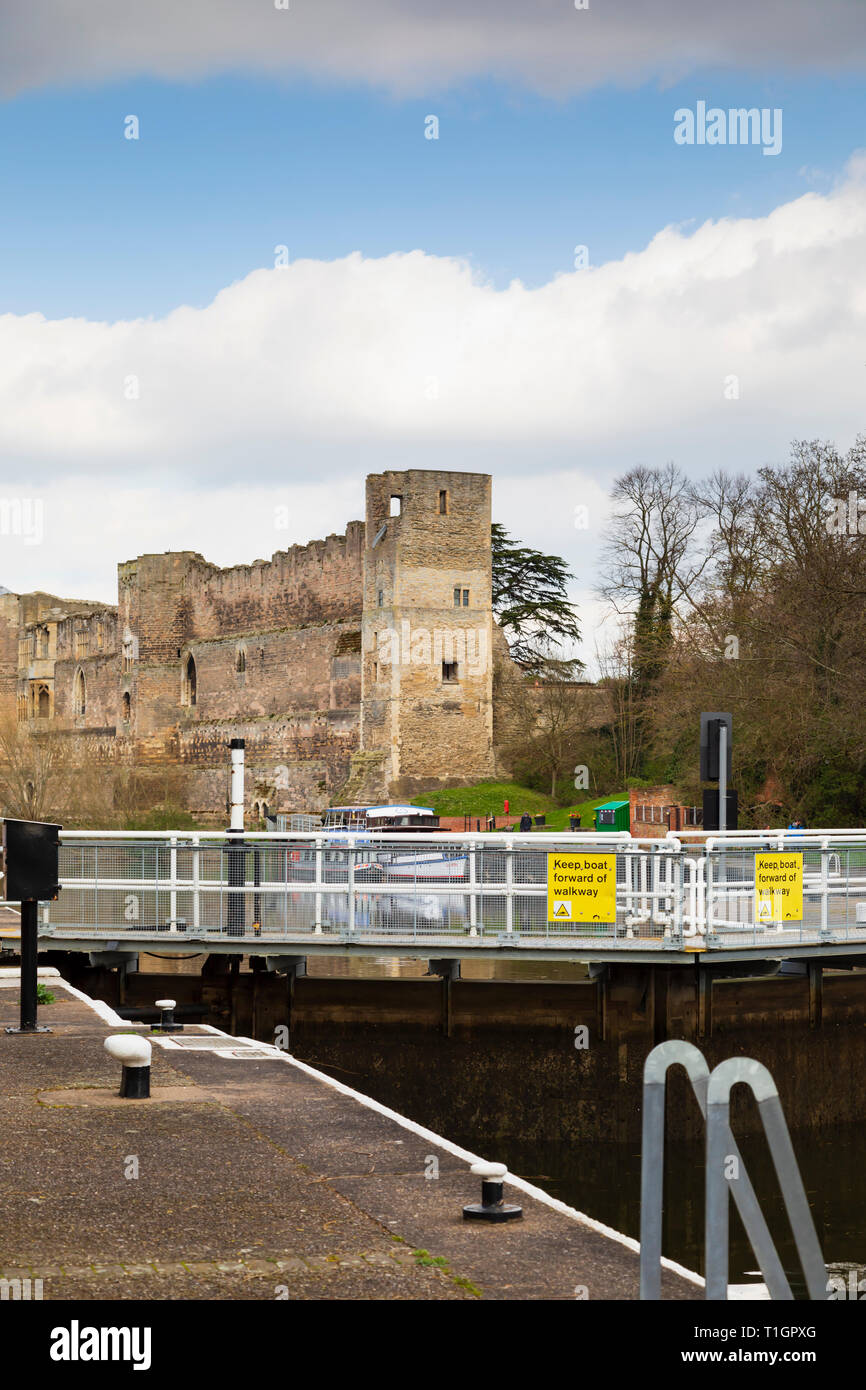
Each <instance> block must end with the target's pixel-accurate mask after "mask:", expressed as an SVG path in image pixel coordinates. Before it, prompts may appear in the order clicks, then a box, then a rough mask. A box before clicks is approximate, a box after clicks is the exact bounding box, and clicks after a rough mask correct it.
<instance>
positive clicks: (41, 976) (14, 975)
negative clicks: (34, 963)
mask: <svg viewBox="0 0 866 1390" xmlns="http://www.w3.org/2000/svg"><path fill="white" fill-rule="evenodd" d="M36 978H37V979H38V980H57V981H60V979H61V975H60V971H59V970H58V969H57V966H56V965H40V966H39V968H38V969H37V971H36ZM20 983H21V971H20V970H19V968H18V966H17V965H4V966H2V967H0V988H3V987H4V986H6V987H8V988H14V986H15V985H17V984H20Z"/></svg>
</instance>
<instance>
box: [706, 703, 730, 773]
mask: <svg viewBox="0 0 866 1390" xmlns="http://www.w3.org/2000/svg"><path fill="white" fill-rule="evenodd" d="M722 725H724V727H725V728H726V730H727V733H728V737H727V757H726V759H725V762H726V772H725V776H726V777H727V780H728V781H730V780H731V735H732V729H733V719H732V718H731V716H730V715H729V714H702V715H701V768H700V774H701V781H702V782H718V780H719V777H720V775H721V766H720V760H719V744H720V742H721V740H720V738H719V730H720V729H721V727H722Z"/></svg>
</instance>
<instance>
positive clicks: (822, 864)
mask: <svg viewBox="0 0 866 1390" xmlns="http://www.w3.org/2000/svg"><path fill="white" fill-rule="evenodd" d="M689 835H690V832H688V831H684V832H682V839H681V838H680V837H679V836H676V835H669V836H668V837H667V838H666V839H633V838H632V837H631V836H629V835H628V834H627V833H606V832H598V833H595V834H587V833H586V832H584V833H581V834H580V835H577V834H568V833H559V834H557V833H553V832H532V833H530V834H526V835H520V834H502V833H496V834H492V833H491V834H469V835H459V834H445V833H439V834H428V835H415V834H413V835H411V836H408V835H400V836H397V835H392V836H390V837H386V836H378V835H377V836H375V837H373V836H363V835H358V836H352V835H344V836H342V837H339V836H333V835H328V834H326V833H322V832H321V831H320V832H317V833H314V834H304V833H286V834H275V833H273V832H250V833H245V834H244V835H243V836H242V837H241V836H230V835H227V834H226V832H225V831H200V832H181V831H176V832H172V831H165V832H159V833H155V832H152V831H140V832H135V831H103V832H91V831H64V832H63V833H62V840H61V849H60V881H61V884H62V891H61V893H60V896H59V898H58V899H57V901H55V902H52V903H50V904H45V905H43V907H42V909H41V934H42V935H45V934H48V933H51V934H54V935H56V936H58V937H62V936H67V937H72V936H76V937H81V936H84V937H113V938H120V937H123V938H124V939H126V938H129V939H130V940H134V938H135V936H136V935H139V936H142V935H144V934H151V935H152V934H155V933H169V934H170V935H173V936H177V935H183V936H186V937H187V938H192V937H196V938H199V939H202V938H208V937H217V936H229V937H231V936H238V937H246V938H250V939H258V938H262V939H263V940H264V941H267V940H271V941H298V942H303V941H304V940H311V939H313V938H318V937H325V938H329V939H330V940H332V941H333V940H345V941H348V942H364V943H368V942H369V943H377V942H378V943H382V944H383V945H384V944H387V943H388V942H392V943H394V944H397V943H400V944H406V945H410V944H411V943H413V942H416V941H417V942H427V943H435V944H436V945H437V947H438V946H443V947H446V946H447V945H448V944H458V943H460V942H464V943H466V944H468V945H470V946H471V945H478V946H483V945H494V944H497V943H500V942H503V943H505V944H517V943H518V942H526V943H528V944H533V945H535V944H538V945H550V946H561V945H565V946H568V945H571V944H572V943H574V944H580V943H583V944H584V945H586V946H592V945H597V946H604V947H609V946H612V947H616V948H622V949H641V950H643V949H669V950H670V949H674V950H676V949H683V948H685V949H692V950H713V949H732V948H736V949H739V948H741V947H749V946H756V947H763V948H765V949H766V948H768V947H769V948H772V947H774V946H783V945H799V944H807V945H821V944H822V943H834V944H837V945H838V944H844V943H846V942H856V943H857V944H859V945H862V946H864V947H866V831H839V832H820V833H819V832H807V833H802V832H779V831H776V832H772V834H769V835H768V834H767V833H766V832H732V833H731V834H730V835H727V836H711V837H708V838H707V839H706V844H703V843H698V844H691V843H689V841H688V838H687V837H688V836H689ZM778 853H782V854H785V855H794V857H795V861H796V866H797V869H798V871H799V870H800V869H801V870H802V872H801V884H800V886H801V889H802V906H801V908H800V910H799V915H797V916H796V917H795V918H792V917H791V916H790V913H787V914H786V912H785V911H784V910H783V908H784V904H783V903H782V895H779V896H778V897H773V896H772V895H771V898H770V901H769V904H768V901H767V894H766V892H764V891H762V885H761V884H759V882H758V877H757V870H756V865H757V864H758V860H757V856H758V855H770V856H773V855H776V854H778ZM554 854H572V855H586V854H589V855H598V854H606V855H609V856H611V859H612V861H613V863H614V864H615V910H614V911H612V912H611V911H608V910H606V911H605V915H606V916H607V917H609V918H610V920H591V921H577V920H574V921H572V920H567V921H560V920H552V915H551V909H550V905H549V901H548V867H549V856H551V855H554ZM773 862H774V861H772V859H771V860H770V864H771V867H772V863H773ZM762 864H763V861H762ZM575 915H579V914H578V913H577V912H576V913H575Z"/></svg>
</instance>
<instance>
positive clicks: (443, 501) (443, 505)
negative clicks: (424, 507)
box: [439, 487, 448, 516]
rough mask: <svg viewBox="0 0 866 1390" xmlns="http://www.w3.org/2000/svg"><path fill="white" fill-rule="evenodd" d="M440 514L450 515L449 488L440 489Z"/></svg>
mask: <svg viewBox="0 0 866 1390" xmlns="http://www.w3.org/2000/svg"><path fill="white" fill-rule="evenodd" d="M439 515H440V516H447V515H448V489H447V488H445V487H443V488H440V489H439Z"/></svg>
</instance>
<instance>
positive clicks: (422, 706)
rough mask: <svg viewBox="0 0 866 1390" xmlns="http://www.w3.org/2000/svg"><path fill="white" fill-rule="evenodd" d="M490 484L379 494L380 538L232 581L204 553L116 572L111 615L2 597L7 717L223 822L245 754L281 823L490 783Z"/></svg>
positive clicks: (250, 773) (355, 539) (262, 796)
mask: <svg viewBox="0 0 866 1390" xmlns="http://www.w3.org/2000/svg"><path fill="white" fill-rule="evenodd" d="M490 501H491V488H490V478H489V477H487V476H486V475H483V474H475V473H451V472H428V471H416V470H410V471H408V472H400V473H397V472H389V473H383V474H377V475H371V476H370V477H368V479H367V507H366V521H364V522H362V521H352V522H350V523H349V524H348V526H347V528H346V532H345V535H342V536H336V535H332V536H329V537H328V538H327V539H326V540H324V541H312V542H310V543H309V544H308V545H305V546H293V547H292V548H291V549H289V550H287V551H282V552H278V553H277V554H275V555H274V556H273V557H272V559H271V560H268V561H265V560H257V561H255V562H254V563H253V564H252V565H237V566H233V567H232V568H229V569H220V568H218V567H217V566H215V565H211V564H209V563H208V562H207V561H206V560H204V559H203V558H202V556H201V555H198V554H196V553H194V552H192V551H180V552H169V553H167V554H163V555H141V556H139V557H138V558H137V559H135V560H130V561H127V562H125V563H123V564H120V565H119V566H118V603H117V607H113V606H111V605H107V604H101V603H87V602H83V601H77V600H75V601H70V600H65V599H61V598H58V597H56V596H55V595H51V594H43V593H36V594H24V595H13V594H2V595H0V705H2V708H3V709H4V712H5V713H6V714H7V715H8V716H10V717H13V718H14V717H16V715H17V718H18V720H19V721H20V722H26V724H27V726H28V727H29V728H30V729H31V730H32V731H33V732H35V733H40V732H43V733H47V732H48V731H52V732H54V733H56V734H57V735H62V736H64V737H67V738H69V739H70V740H72V741H73V746H74V747H75V749H76V751H80V752H81V753H82V755H84V754H85V752H86V751H88V750H89V752H90V754H91V755H92V752H93V750H94V748H98V749H99V752H100V755H101V756H102V757H105V758H107V759H108V760H110V761H111V762H113V763H115V764H116V765H117V766H118V768H122V767H126V768H129V769H134V770H136V771H137V772H138V773H139V774H140V775H141V776H143V777H145V778H146V776H147V774H148V772H151V773H154V774H156V773H158V772H160V771H165V770H166V769H172V770H175V771H176V770H178V769H180V770H181V771H182V773H183V777H182V779H181V785H182V787H183V794H184V796H185V799H186V802H187V806H188V809H189V810H190V811H192V812H193V813H194V814H197V815H207V816H214V817H219V816H221V815H222V814H223V812H224V807H225V797H226V788H227V767H228V758H227V752H226V747H227V743H228V741H229V740H230V739H231V738H236V737H243V738H244V739H245V740H246V742H247V750H248V751H247V797H248V802H249V804H250V805H258V806H260V807H261V806H262V805H263V804H266V805H267V807H268V808H269V809H270V810H271V811H294V810H313V809H321V808H322V807H324V806H326V805H327V804H329V803H330V802H332V801H333V800H334V797H335V796H336V795H337V793H340V792H342V793H344V794H345V795H346V796H347V797H348V796H351V797H353V798H354V797H365V798H366V797H370V798H377V797H385V796H387V795H389V794H400V795H406V794H408V793H409V791H410V790H412V789H414V788H418V789H421V788H430V787H432V786H434V785H435V784H436V783H437V782H445V781H449V782H453V781H454V780H455V775H454V774H455V769H457V770H459V776H462V777H463V778H464V779H465V780H467V781H469V780H475V779H476V778H479V777H484V776H490V775H492V773H493V750H492V735H493V704H492V666H493V660H494V651H495V652H496V654H497V659H499V660H502V646H503V644H502V643H501V641H499V640H497V639H499V633H498V631H497V630H495V626H494V623H493V617H492V612H491V606H490V592H491V547H490V520H491V517H490Z"/></svg>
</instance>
